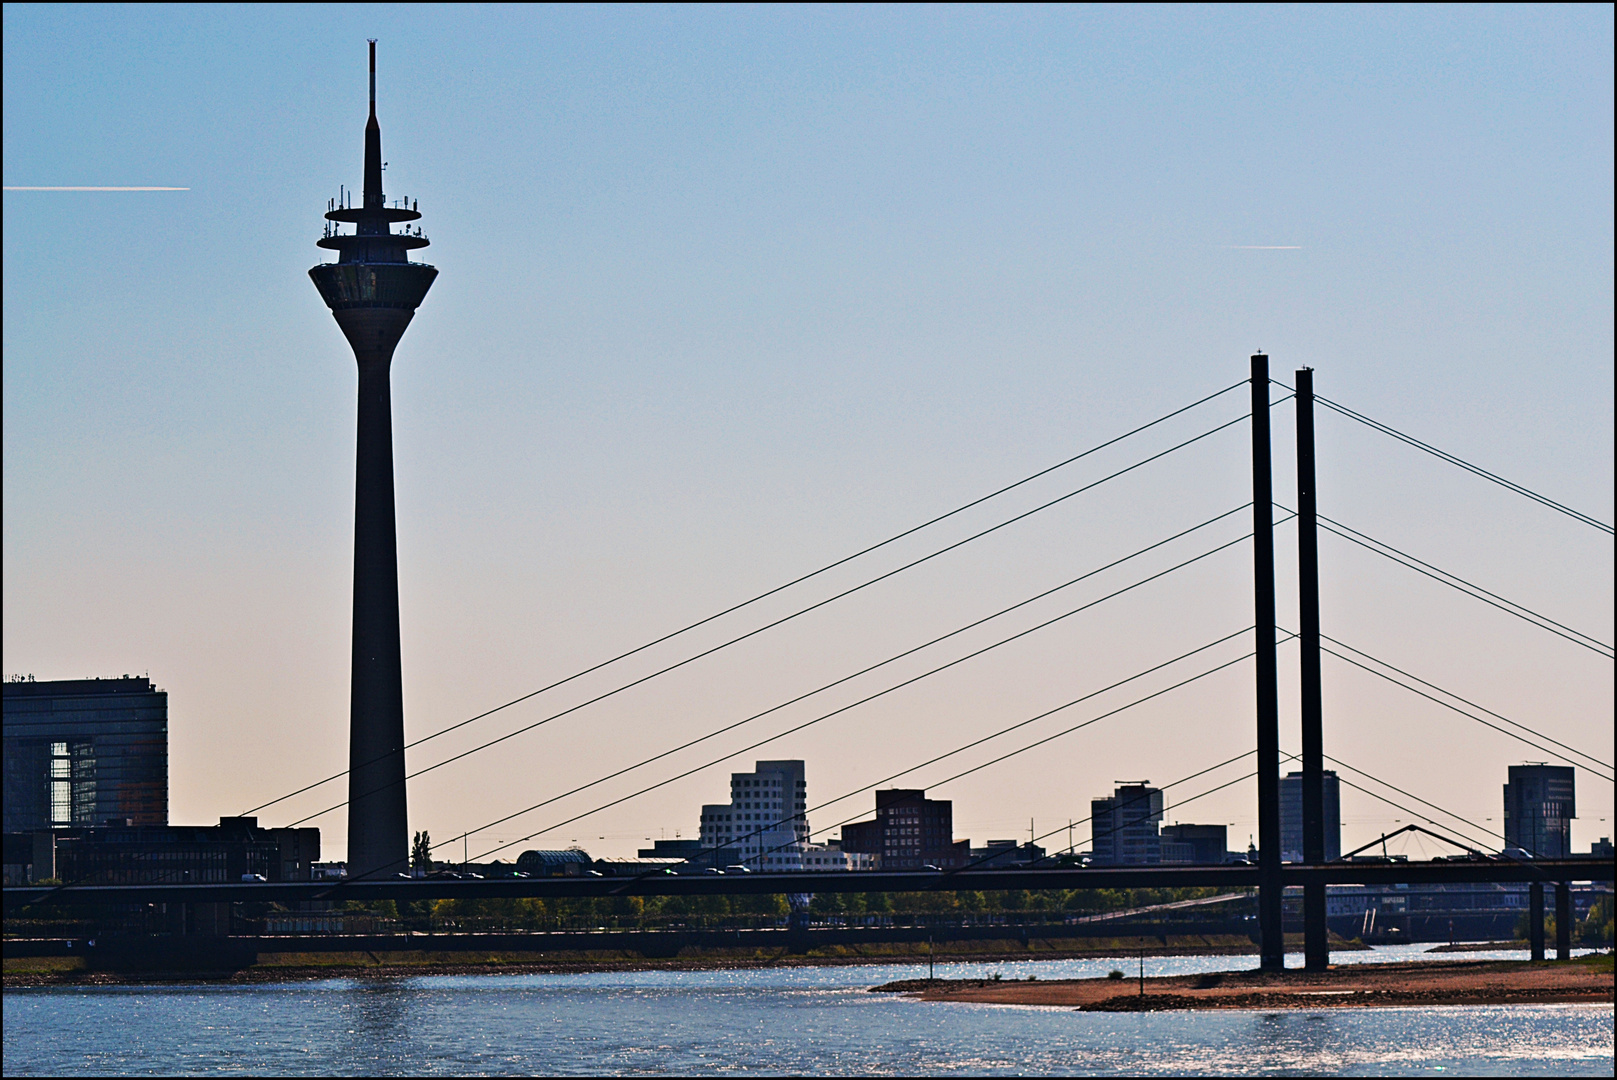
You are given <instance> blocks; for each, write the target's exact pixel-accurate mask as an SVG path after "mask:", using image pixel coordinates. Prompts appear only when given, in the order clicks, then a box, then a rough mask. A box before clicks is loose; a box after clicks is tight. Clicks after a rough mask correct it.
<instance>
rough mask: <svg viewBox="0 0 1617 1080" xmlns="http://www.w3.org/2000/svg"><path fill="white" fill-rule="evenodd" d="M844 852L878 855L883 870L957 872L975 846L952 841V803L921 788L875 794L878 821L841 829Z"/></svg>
mask: <svg viewBox="0 0 1617 1080" xmlns="http://www.w3.org/2000/svg"><path fill="white" fill-rule="evenodd" d="M842 850H843V851H846V852H849V853H862V854H866V855H873V856H876V857H877V858H879V859H880V860H881V867H880V868H881V869H883V870H922V869H925V868H926V867H928V866H936V867H938V868H939V869H941V870H953V869H955V868H956V867H961V866H964V865H965V864H966V860H967V859H968V858H970V853H971V841H970V840H959V841H957V840H955V838H954V803H952V802H951V801H949V800H948V799H929V798H927V797H926V792H925V791H921V790H918V789H905V788H890V789H888V790H887V791H878V792H876V816H875V818H873V819H872V820H870V821H856V822H852V823H850V824H847V825H844V826H842Z"/></svg>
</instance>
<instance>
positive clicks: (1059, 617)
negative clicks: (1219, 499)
mask: <svg viewBox="0 0 1617 1080" xmlns="http://www.w3.org/2000/svg"><path fill="white" fill-rule="evenodd" d="M1250 537H1251V534H1250V533H1248V534H1246V535H1245V536H1239V537H1236V538H1235V539H1234V540H1231V541H1229V542H1227V543H1224V544H1220V545H1219V546H1218V547H1216V548H1212V549H1210V550H1208V551H1204V552H1202V553H1201V554H1200V555H1196V556H1194V557H1192V558H1190V559H1186V560H1185V561H1183V562H1181V563H1179V564H1176V565H1174V566H1170V567H1168V568H1167V569H1166V570H1161V571H1158V572H1157V573H1155V574H1152V575H1150V576H1149V577H1146V578H1142V579H1140V580H1138V581H1135V582H1132V583H1131V584H1129V585H1126V586H1124V587H1123V588H1121V589H1117V590H1114V591H1113V592H1111V593H1108V594H1107V595H1105V596H1102V597H1100V598H1098V599H1095V600H1091V601H1089V602H1088V603H1085V604H1081V605H1079V606H1078V607H1076V608H1072V609H1070V610H1068V611H1065V612H1063V613H1062V614H1060V615H1057V616H1055V617H1053V618H1051V619H1047V620H1046V621H1044V622H1042V623H1038V624H1036V625H1034V626H1030V627H1028V628H1027V629H1025V630H1021V631H1018V632H1017V633H1015V634H1012V635H1010V636H1009V637H1006V638H1002V639H1000V640H999V641H995V642H991V643H990V644H988V645H984V646H983V647H981V648H979V649H976V650H974V651H972V652H969V653H967V654H965V655H964V656H960V657H957V658H955V659H953V660H950V661H948V662H946V663H943V664H940V665H938V666H937V667H934V668H932V669H930V670H928V671H923V672H921V673H920V674H919V675H915V676H913V677H911V678H908V679H905V680H904V681H902V682H899V683H895V684H894V685H892V686H888V687H886V688H884V689H882V690H878V691H876V692H875V693H872V694H869V695H867V696H865V697H863V698H860V699H858V700H857V701H853V702H850V703H849V704H847V705H844V706H842V707H841V708H838V709H835V710H833V711H831V712H828V713H825V714H823V715H821V716H817V717H814V718H813V719H810V720H807V721H804V722H802V723H800V724H797V725H796V726H794V727H790V728H787V729H786V730H784V731H781V732H778V733H777V734H774V735H771V736H769V737H768V738H767V739H763V740H761V741H759V742H755V743H753V744H751V745H750V746H744V747H742V748H741V749H740V750H737V751H735V752H734V753H730V754H725V755H724V756H722V757H719V758H715V759H714V760H712V761H709V762H707V763H705V764H703V765H699V766H697V767H696V768H694V769H690V770H688V771H686V772H683V773H680V774H678V775H676V776H673V777H670V778H668V779H667V780H663V781H659V782H658V783H655V784H652V785H651V786H650V787H646V788H642V789H641V790H639V791H636V792H632V793H631V794H629V795H626V796H623V797H622V798H620V799H614V800H613V801H611V802H609V803H606V804H603V805H601V806H597V807H595V808H594V809H592V810H589V811H586V812H585V813H584V814H581V815H579V816H580V817H587V816H589V815H590V814H594V813H597V812H599V811H601V810H605V809H607V808H609V807H611V806H616V805H618V804H619V803H621V802H625V801H627V800H628V799H632V798H635V797H637V796H639V795H644V794H646V793H647V792H650V791H655V790H656V789H658V788H660V787H663V786H664V785H666V784H671V783H673V782H674V781H675V780H681V779H684V778H685V777H687V776H690V775H692V774H693V773H696V772H700V771H702V770H703V769H707V768H710V767H712V766H714V765H717V764H719V763H721V762H724V761H728V760H730V759H731V758H734V757H739V756H740V755H742V754H745V753H748V752H749V751H752V750H756V749H758V748H759V747H761V746H765V745H767V744H769V743H771V742H774V741H776V740H778V739H782V738H784V737H786V736H787V735H791V734H795V733H796V732H799V731H802V730H803V729H804V728H808V727H812V726H813V725H815V724H818V723H820V722H821V721H822V720H829V719H831V718H832V717H835V716H839V715H841V714H842V713H845V712H848V711H850V710H852V709H855V708H858V707H859V706H861V705H864V704H866V703H868V702H871V701H874V700H876V699H877V698H880V697H884V696H886V695H887V694H891V693H893V692H894V691H897V690H901V689H903V688H904V687H906V686H910V685H913V684H914V683H918V682H920V681H921V680H923V679H927V678H930V677H931V676H933V675H936V674H938V673H939V672H942V671H947V670H948V669H950V668H952V667H955V666H957V665H959V664H963V663H965V662H966V661H968V660H973V659H975V658H977V657H979V656H981V655H983V654H984V653H986V652H990V651H992V650H994V649H997V648H999V647H1000V646H1002V645H1008V644H1010V643H1011V642H1013V641H1016V640H1018V639H1020V638H1024V637H1026V636H1028V635H1029V634H1033V633H1037V632H1038V631H1040V630H1043V629H1045V628H1046V627H1048V626H1053V625H1054V624H1056V623H1058V622H1061V621H1062V620H1064V619H1067V618H1070V617H1071V616H1073V615H1076V614H1078V613H1079V612H1082V611H1085V610H1087V609H1089V608H1092V607H1095V606H1096V605H1097V604H1101V603H1104V602H1105V601H1107V600H1110V599H1112V598H1113V597H1116V596H1121V595H1122V594H1123V593H1126V592H1129V591H1131V590H1133V589H1136V588H1139V587H1140V586H1141V585H1145V584H1147V583H1149V582H1151V581H1155V580H1157V579H1158V578H1161V577H1165V576H1167V575H1168V574H1171V573H1173V572H1174V571H1176V570H1180V569H1183V568H1184V567H1186V566H1189V565H1191V564H1192V563H1196V562H1199V561H1201V560H1202V559H1205V558H1207V557H1209V556H1211V555H1215V554H1217V553H1218V552H1220V551H1224V550H1227V549H1229V548H1231V547H1233V546H1235V545H1236V544H1239V543H1242V542H1243V541H1245V540H1247V539H1249V538H1250ZM732 726H739V725H732ZM562 797H563V796H556V797H554V798H551V799H546V800H544V801H542V802H539V803H535V804H534V805H533V806H530V807H525V808H524V809H522V810H518V811H516V812H514V813H511V814H507V815H505V816H504V817H501V818H497V819H495V820H494V821H490V822H487V823H485V824H483V825H480V826H478V827H477V828H474V829H469V830H467V831H466V832H464V833H461V834H459V835H456V836H453V837H450V838H448V839H446V840H443V841H441V842H440V843H439V844H434V845H433V846H434V847H439V846H443V845H447V844H452V843H454V842H455V841H456V840H463V839H465V838H466V837H468V836H471V835H472V834H474V833H479V832H484V831H486V830H487V829H490V828H493V827H494V826H496V825H501V824H504V823H505V822H507V821H510V820H511V819H512V818H516V817H520V816H521V815H523V814H526V813H529V812H530V811H533V810H537V809H539V808H540V807H542V806H548V805H550V804H551V803H552V802H554V801H555V800H556V798H562ZM324 812H325V811H322V813H324ZM576 820H578V819H577V818H569V819H568V820H567V821H563V822H559V823H558V824H556V825H554V826H551V827H550V828H547V829H544V830H541V832H549V831H550V829H552V828H560V827H561V826H562V825H567V824H571V822H573V821H576ZM533 835H534V836H537V835H540V833H534V834H533ZM531 838H532V837H524V838H523V840H527V839H531ZM516 842H517V843H521V842H523V841H516ZM507 846H509V845H507ZM495 850H500V849H495Z"/></svg>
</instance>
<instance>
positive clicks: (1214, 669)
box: [456, 631, 1253, 859]
mask: <svg viewBox="0 0 1617 1080" xmlns="http://www.w3.org/2000/svg"><path fill="white" fill-rule="evenodd" d="M1245 632H1246V631H1239V633H1245ZM1233 636H1236V635H1228V636H1227V637H1226V638H1225V639H1223V640H1228V637H1233ZM1194 651H1196V652H1199V651H1201V650H1199V649H1198V650H1194ZM1252 655H1253V653H1246V654H1244V655H1242V656H1238V657H1236V658H1235V659H1234V660H1230V661H1227V662H1225V663H1223V664H1219V665H1217V666H1216V667H1212V668H1208V669H1207V670H1205V671H1202V672H1199V673H1198V674H1196V675H1192V676H1191V677H1189V678H1187V679H1183V680H1181V681H1180V682H1177V683H1174V684H1173V685H1172V686H1168V687H1165V688H1163V689H1161V690H1157V691H1155V692H1153V693H1151V694H1147V695H1145V696H1144V697H1141V698H1138V699H1136V700H1134V701H1131V702H1129V703H1128V704H1126V705H1122V706H1119V707H1118V708H1116V709H1112V710H1110V711H1109V712H1106V713H1103V714H1101V715H1100V716H1097V717H1093V718H1091V719H1090V720H1087V721H1084V722H1083V723H1081V724H1078V725H1075V726H1074V727H1072V728H1069V729H1067V730H1066V731H1063V732H1058V733H1056V734H1055V735H1052V736H1049V737H1048V738H1045V739H1040V740H1039V741H1038V742H1036V743H1032V744H1030V745H1028V746H1025V747H1022V748H1021V749H1019V750H1015V751H1012V752H1011V753H1008V754H1004V755H1001V756H1000V757H998V758H995V759H993V760H992V761H987V762H984V763H982V764H981V765H977V766H973V767H972V768H970V769H967V770H965V771H964V772H961V773H958V774H956V775H955V776H952V777H949V778H948V779H946V780H944V781H941V783H949V782H950V781H952V780H957V779H959V778H960V777H962V776H968V775H970V774H971V773H973V772H977V771H979V770H981V769H985V768H988V767H990V766H991V765H995V764H998V763H999V762H1001V761H1004V760H1005V759H1007V758H1010V757H1014V756H1016V755H1017V754H1020V753H1025V752H1026V751H1027V750H1030V749H1033V748H1034V747H1036V746H1041V745H1043V744H1044V743H1047V742H1049V741H1050V740H1051V739H1055V738H1060V737H1061V736H1062V735H1065V734H1070V733H1071V732H1073V731H1077V730H1079V729H1080V728H1083V727H1087V726H1089V724H1092V723H1095V722H1096V721H1099V720H1104V719H1106V718H1108V717H1111V716H1116V715H1117V714H1118V713H1121V712H1124V711H1126V710H1128V709H1131V708H1133V707H1134V706H1136V705H1141V704H1144V703H1145V702H1147V701H1150V700H1153V699H1154V698H1158V697H1161V696H1162V695H1163V694H1167V693H1171V692H1172V691H1174V690H1177V689H1179V688H1180V687H1183V686H1188V685H1189V684H1191V683H1193V682H1196V681H1198V680H1200V679H1203V678H1206V677H1207V676H1209V675H1212V674H1214V673H1215V672H1218V671H1222V670H1224V669H1225V668H1228V667H1230V666H1232V665H1234V664H1238V663H1240V662H1241V661H1243V660H1246V659H1250V658H1251V657H1252ZM1162 666H1163V665H1160V664H1159V665H1157V667H1158V668H1160V667H1162ZM1142 674H1143V673H1142ZM1123 681H1124V682H1127V681H1129V680H1127V679H1125V680H1123ZM1119 685H1121V684H1119ZM1102 692H1104V691H1096V692H1095V693H1102ZM1092 696H1094V695H1093V694H1090V695H1085V697H1082V698H1077V699H1074V700H1073V701H1070V702H1067V703H1066V704H1063V705H1059V706H1056V707H1055V708H1053V709H1050V710H1047V711H1046V712H1045V713H1043V714H1041V715H1040V716H1039V717H1035V718H1034V719H1040V718H1042V717H1043V716H1047V715H1051V714H1054V713H1057V712H1060V711H1061V710H1063V709H1067V708H1070V707H1072V706H1073V705H1075V704H1077V703H1078V702H1080V701H1083V700H1086V699H1087V698H1088V697H1092ZM855 704H858V703H855ZM820 719H823V718H820ZM817 722H818V720H811V721H808V722H806V723H804V724H800V725H798V726H797V727H796V728H792V729H789V730H787V731H783V732H781V733H780V734H779V735H775V736H771V737H770V738H768V739H765V740H762V741H761V742H758V743H754V744H753V745H752V746H746V747H742V748H741V749H740V750H737V751H735V752H734V753H731V754H726V755H724V756H723V757H719V758H715V759H714V760H712V761H709V762H707V763H705V764H702V765H698V766H696V767H695V768H692V769H689V770H687V771H685V772H683V773H680V774H678V775H677V776H671V777H669V778H668V779H666V780H662V781H659V782H658V783H656V784H654V785H651V786H650V787H647V788H643V789H641V790H640V791H635V792H631V793H630V794H628V795H625V796H622V797H621V798H618V799H614V800H612V801H611V802H608V803H604V804H602V805H600V806H597V807H594V808H592V809H590V810H586V811H584V812H582V813H580V814H576V815H574V816H573V817H570V818H567V819H566V820H564V821H559V822H556V823H555V824H554V825H549V826H546V827H545V828H543V829H540V830H538V831H536V832H532V833H529V834H528V835H527V836H524V837H521V838H519V839H516V840H512V841H509V842H507V843H504V844H501V845H499V846H498V847H494V848H490V849H489V850H488V851H485V852H483V853H482V854H481V855H479V856H478V858H479V859H484V858H487V857H488V856H489V855H493V854H497V853H498V852H501V851H504V850H505V849H506V848H510V847H515V846H516V845H518V844H524V843H527V842H528V841H529V840H532V839H534V838H535V837H537V836H543V835H544V834H545V833H547V832H553V831H554V830H556V829H559V828H561V827H562V826H564V825H570V824H572V823H573V822H575V821H578V820H580V819H581V818H584V817H588V816H590V815H591V814H595V813H599V812H600V811H602V810H605V809H608V808H610V807H613V806H617V805H619V804H621V803H624V802H627V801H629V800H630V799H633V798H636V797H638V796H640V795H643V794H645V793H646V792H648V791H653V790H655V789H656V788H660V787H664V786H666V785H668V784H671V783H674V782H675V781H678V780H682V779H684V778H685V777H687V776H690V775H692V774H694V773H697V772H701V771H702V770H704V769H708V768H711V767H712V766H714V765H717V764H720V763H722V762H725V761H728V760H730V759H731V758H735V757H740V756H742V755H743V754H746V753H749V752H751V751H752V750H756V749H757V748H758V747H760V746H763V745H765V744H767V743H769V742H773V741H775V740H776V739H779V738H781V737H783V736H785V735H790V734H792V733H794V732H795V731H799V730H801V729H802V728H805V727H808V726H809V725H810V724H813V723H817ZM900 775H902V774H900ZM885 782H886V781H878V783H885ZM933 786H934V787H935V786H938V785H933ZM855 794H857V792H855ZM847 797H848V796H841V797H840V798H839V799H837V800H833V801H840V800H841V798H847ZM827 805H829V804H827ZM804 813H805V814H807V813H808V811H806V810H805V811H804ZM484 828H487V826H484ZM473 831H482V830H481V829H478V830H473ZM456 839H460V838H459V837H456Z"/></svg>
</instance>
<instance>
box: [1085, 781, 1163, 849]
mask: <svg viewBox="0 0 1617 1080" xmlns="http://www.w3.org/2000/svg"><path fill="white" fill-rule="evenodd" d="M1161 824H1162V789H1161V788H1154V787H1152V786H1151V784H1150V781H1147V780H1141V781H1139V782H1138V783H1132V784H1128V783H1125V784H1119V785H1118V786H1117V787H1116V788H1115V789H1113V791H1112V796H1111V798H1109V799H1091V800H1090V803H1089V834H1090V852H1091V857H1092V859H1093V861H1094V863H1095V865H1097V866H1149V865H1154V864H1156V863H1160V862H1161V861H1162V836H1161V834H1160V833H1159V832H1158V831H1157V826H1159V825H1161Z"/></svg>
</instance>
